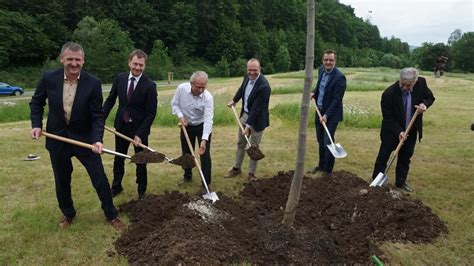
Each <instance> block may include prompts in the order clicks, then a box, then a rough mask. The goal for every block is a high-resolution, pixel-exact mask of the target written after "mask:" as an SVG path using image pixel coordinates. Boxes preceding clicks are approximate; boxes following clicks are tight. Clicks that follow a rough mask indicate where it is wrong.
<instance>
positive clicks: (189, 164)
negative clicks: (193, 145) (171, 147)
mask: <svg viewBox="0 0 474 266" xmlns="http://www.w3.org/2000/svg"><path fill="white" fill-rule="evenodd" d="M170 163H172V164H176V165H180V166H181V167H183V169H189V168H193V167H195V166H196V163H195V162H194V157H193V156H192V155H191V154H189V153H185V154H183V155H182V156H180V157H178V158H176V159H173V160H171V161H170Z"/></svg>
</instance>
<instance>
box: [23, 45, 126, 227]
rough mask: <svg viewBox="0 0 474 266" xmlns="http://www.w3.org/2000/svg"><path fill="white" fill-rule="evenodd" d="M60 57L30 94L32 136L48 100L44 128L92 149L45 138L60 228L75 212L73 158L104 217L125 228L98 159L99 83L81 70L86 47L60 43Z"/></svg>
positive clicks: (100, 129)
mask: <svg viewBox="0 0 474 266" xmlns="http://www.w3.org/2000/svg"><path fill="white" fill-rule="evenodd" d="M60 58H61V63H62V64H63V65H64V68H63V69H58V70H55V71H53V72H48V73H45V74H44V75H43V77H42V79H41V80H40V82H39V84H38V87H37V88H36V91H35V93H34V95H33V97H32V98H31V102H30V109H31V125H32V129H31V137H32V138H33V139H39V138H40V136H41V132H42V128H43V113H44V106H45V105H46V99H48V107H49V112H48V120H47V123H46V130H47V132H49V133H53V134H56V135H59V136H63V137H66V138H70V139H73V140H78V141H81V142H85V143H90V144H92V145H93V149H92V150H89V149H85V148H82V147H78V146H75V145H71V144H67V143H64V142H61V141H57V140H54V139H49V138H47V139H46V149H47V150H48V151H49V154H50V158H51V165H52V167H53V172H54V181H55V185H56V197H57V200H58V203H59V208H60V209H61V211H62V213H63V215H64V216H63V218H62V219H61V221H60V223H59V227H60V228H63V229H65V228H67V227H69V226H70V225H71V224H72V222H73V220H74V217H75V216H76V210H75V208H74V205H73V201H72V197H71V173H72V170H73V166H72V162H71V158H72V157H73V156H74V157H76V158H77V159H78V160H79V161H80V162H81V163H82V165H84V167H85V168H86V170H87V172H88V174H89V176H90V178H91V181H92V185H93V186H94V188H95V190H96V192H97V195H98V196H99V199H100V201H101V207H102V210H103V211H104V214H105V217H106V218H107V220H108V221H109V222H110V224H111V225H112V226H113V227H114V228H115V229H117V230H123V229H124V227H125V226H124V224H123V223H122V222H121V221H120V220H119V219H118V218H117V209H116V208H115V206H114V204H113V201H112V194H111V191H110V186H109V182H108V180H107V176H106V175H105V172H104V167H103V165H102V160H101V157H100V154H101V153H102V148H103V146H102V138H103V134H104V116H103V112H102V99H103V98H102V88H101V84H100V81H99V80H98V79H97V78H96V77H95V76H93V75H91V74H89V73H87V72H86V71H83V70H82V65H83V64H84V50H83V49H82V47H81V45H79V44H77V43H73V42H68V43H66V44H64V45H63V47H62V48H61V54H60Z"/></svg>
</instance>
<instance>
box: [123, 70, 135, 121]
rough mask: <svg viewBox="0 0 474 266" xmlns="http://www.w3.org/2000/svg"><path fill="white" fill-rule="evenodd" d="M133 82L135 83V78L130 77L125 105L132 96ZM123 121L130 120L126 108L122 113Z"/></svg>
mask: <svg viewBox="0 0 474 266" xmlns="http://www.w3.org/2000/svg"><path fill="white" fill-rule="evenodd" d="M134 83H135V78H134V77H131V78H130V86H128V92H127V105H128V104H129V103H130V99H131V98H132V94H133V87H134V86H133V85H134ZM123 121H125V123H128V122H130V114H129V113H128V111H127V110H125V112H124V113H123Z"/></svg>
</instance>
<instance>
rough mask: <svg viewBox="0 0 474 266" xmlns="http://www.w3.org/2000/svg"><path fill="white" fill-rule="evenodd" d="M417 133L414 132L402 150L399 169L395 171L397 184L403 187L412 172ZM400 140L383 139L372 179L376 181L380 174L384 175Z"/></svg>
mask: <svg viewBox="0 0 474 266" xmlns="http://www.w3.org/2000/svg"><path fill="white" fill-rule="evenodd" d="M416 138H417V132H416V131H413V132H411V134H410V135H409V136H408V138H407V140H406V141H405V143H404V144H403V146H402V147H401V148H400V151H399V152H398V156H397V168H396V169H395V175H396V179H395V184H396V185H402V184H404V183H405V182H406V179H407V175H408V171H409V170H410V161H411V160H410V159H411V156H413V153H414V151H415V144H416ZM398 142H399V141H398V138H396V139H395V138H383V139H382V143H381V144H380V149H379V154H378V155H377V159H376V160H375V166H374V172H373V173H372V179H375V177H377V175H378V174H379V173H383V172H384V171H385V168H386V167H387V161H388V159H389V158H390V154H391V153H392V151H394V150H395V149H396V148H397V145H398Z"/></svg>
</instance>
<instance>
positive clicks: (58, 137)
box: [41, 131, 94, 150]
mask: <svg viewBox="0 0 474 266" xmlns="http://www.w3.org/2000/svg"><path fill="white" fill-rule="evenodd" d="M41 135H44V136H45V137H48V138H50V139H55V140H59V141H62V142H66V143H69V144H73V145H76V146H79V147H83V148H86V149H91V150H92V148H93V147H94V146H93V145H91V144H88V143H84V142H80V141H77V140H73V139H68V138H65V137H61V136H58V135H54V134H51V133H48V132H46V131H42V132H41Z"/></svg>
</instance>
